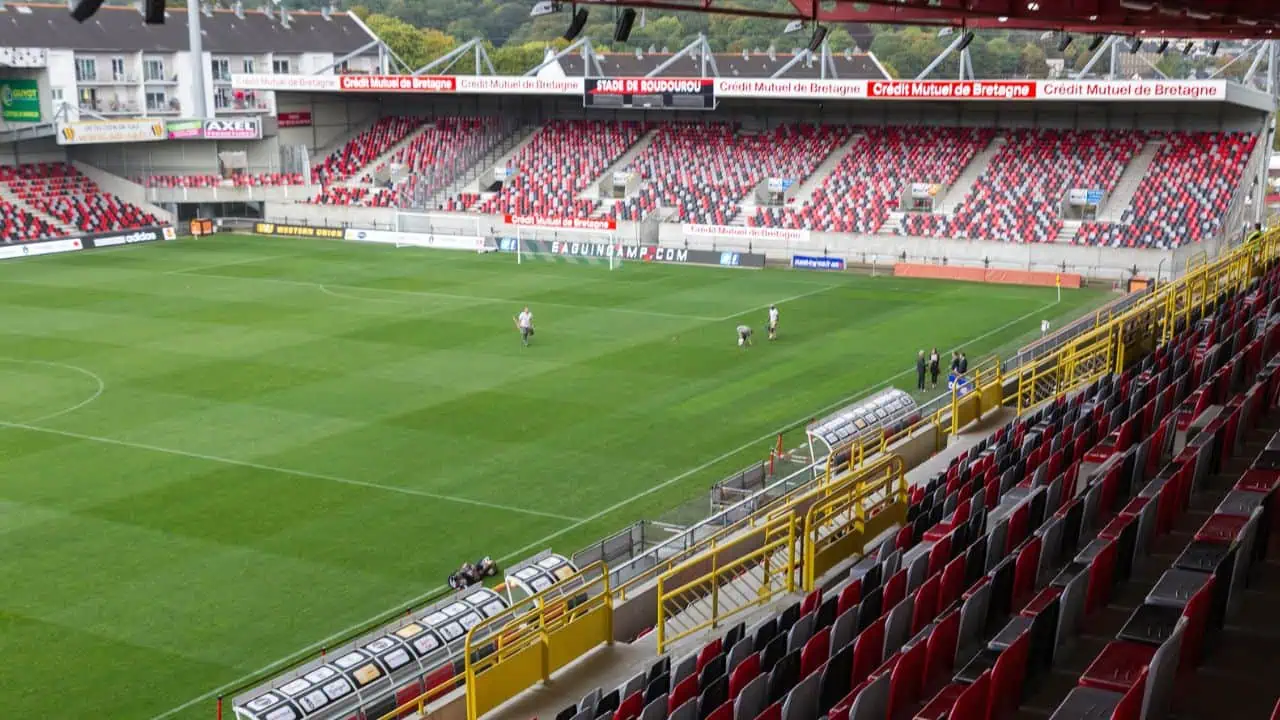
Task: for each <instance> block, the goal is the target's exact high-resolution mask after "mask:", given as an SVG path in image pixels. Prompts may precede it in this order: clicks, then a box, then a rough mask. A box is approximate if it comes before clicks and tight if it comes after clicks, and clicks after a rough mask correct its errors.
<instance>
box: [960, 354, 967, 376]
mask: <svg viewBox="0 0 1280 720" xmlns="http://www.w3.org/2000/svg"><path fill="white" fill-rule="evenodd" d="M968 372H969V356H968V355H965V354H964V353H960V374H961V375H966V374H968Z"/></svg>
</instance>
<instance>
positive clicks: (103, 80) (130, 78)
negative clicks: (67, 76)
mask: <svg viewBox="0 0 1280 720" xmlns="http://www.w3.org/2000/svg"><path fill="white" fill-rule="evenodd" d="M76 83H78V84H80V85H101V86H112V85H117V86H118V85H137V84H138V76H137V75H134V74H132V73H124V74H122V75H113V74H111V73H97V74H94V75H85V74H82V73H80V72H76Z"/></svg>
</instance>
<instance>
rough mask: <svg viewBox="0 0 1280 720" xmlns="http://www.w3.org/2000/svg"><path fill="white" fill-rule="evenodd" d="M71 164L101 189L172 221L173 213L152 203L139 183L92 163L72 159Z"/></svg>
mask: <svg viewBox="0 0 1280 720" xmlns="http://www.w3.org/2000/svg"><path fill="white" fill-rule="evenodd" d="M71 164H72V165H75V166H76V169H78V170H79V171H80V172H82V173H84V174H85V176H86V177H88V178H89V179H90V180H92V181H94V182H96V183H98V185H99V186H100V187H101V188H102V189H103V190H106V191H107V192H109V193H111V194H112V195H115V196H116V197H118V198H120V199H121V200H123V201H125V202H127V203H131V204H133V205H137V206H138V207H140V208H142V209H143V210H145V211H147V212H149V213H151V214H152V215H155V216H156V217H157V218H159V219H160V220H162V221H164V222H170V223H171V222H173V220H174V218H173V214H172V213H170V212H169V211H167V210H165V209H163V208H161V207H158V206H156V205H154V204H152V202H151V201H150V200H148V199H147V192H146V189H145V188H143V187H142V186H141V185H139V184H137V183H134V182H129V181H128V180H125V179H123V178H119V177H116V176H115V175H112V174H111V173H108V172H105V171H103V170H100V169H98V168H96V167H93V166H92V165H86V164H85V163H82V162H76V161H72V163H71Z"/></svg>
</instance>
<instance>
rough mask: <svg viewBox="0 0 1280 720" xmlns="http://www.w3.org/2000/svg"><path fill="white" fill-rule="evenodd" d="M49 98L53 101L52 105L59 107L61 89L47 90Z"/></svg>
mask: <svg viewBox="0 0 1280 720" xmlns="http://www.w3.org/2000/svg"><path fill="white" fill-rule="evenodd" d="M49 97H50V98H52V99H53V104H54V105H61V104H62V97H63V95H62V88H51V89H50V90H49ZM54 109H55V110H56V109H57V108H56V107H55V108H54Z"/></svg>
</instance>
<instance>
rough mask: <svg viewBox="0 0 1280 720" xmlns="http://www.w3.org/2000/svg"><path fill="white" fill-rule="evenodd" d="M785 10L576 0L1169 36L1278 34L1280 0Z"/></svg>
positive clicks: (797, 6) (1089, 0) (879, 0)
mask: <svg viewBox="0 0 1280 720" xmlns="http://www.w3.org/2000/svg"><path fill="white" fill-rule="evenodd" d="M789 1H790V3H791V5H792V7H791V8H789V9H787V10H784V11H781V12H779V11H762V10H750V9H745V8H743V7H741V5H740V4H739V3H737V2H735V0H578V3H579V4H587V5H619V6H622V5H626V6H630V7H636V8H642V7H647V8H655V9H664V10H688V11H691V12H710V13H720V14H728V15H746V16H753V17H773V18H778V19H800V20H813V19H815V18H814V14H815V13H816V14H817V18H816V20H818V21H819V22H828V23H890V24H900V25H948V26H951V25H962V24H964V25H968V26H969V27H972V28H1011V29H1027V30H1031V29H1035V30H1065V31H1069V32H1078V33H1107V34H1117V35H1135V34H1142V35H1145V36H1148V37H1168V38H1187V39H1196V38H1211V37H1219V38H1225V37H1232V38H1269V37H1273V32H1274V33H1275V35H1274V36H1275V37H1280V2H1277V0H1159V1H1157V0H857V2H854V1H853V0H823V2H818V1H817V0H789Z"/></svg>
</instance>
